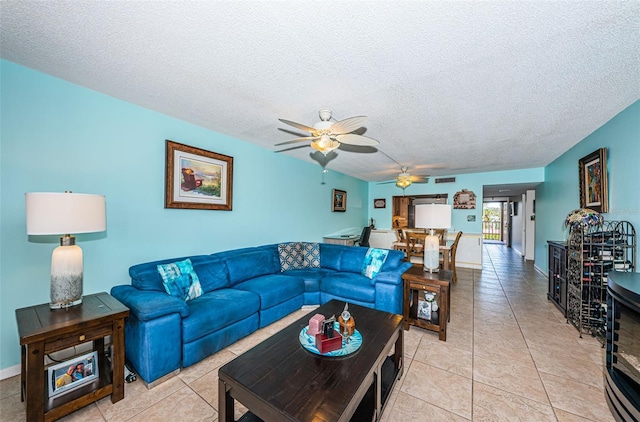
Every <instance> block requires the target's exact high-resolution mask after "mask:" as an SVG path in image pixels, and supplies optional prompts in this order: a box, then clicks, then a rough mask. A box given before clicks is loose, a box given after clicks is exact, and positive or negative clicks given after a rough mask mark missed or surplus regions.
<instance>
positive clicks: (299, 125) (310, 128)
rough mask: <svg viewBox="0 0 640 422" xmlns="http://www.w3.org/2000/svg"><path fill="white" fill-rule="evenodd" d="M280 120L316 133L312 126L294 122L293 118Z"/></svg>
mask: <svg viewBox="0 0 640 422" xmlns="http://www.w3.org/2000/svg"><path fill="white" fill-rule="evenodd" d="M278 120H280V121H281V122H282V123H285V124H288V125H289V126H293V127H295V128H298V129H300V130H304V131H305V132H309V133H312V134H314V135H315V134H316V129H315V128H313V127H311V126H307V125H303V124H302V123H296V122H292V121H291V120H285V119H278Z"/></svg>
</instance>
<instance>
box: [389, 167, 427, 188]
mask: <svg viewBox="0 0 640 422" xmlns="http://www.w3.org/2000/svg"><path fill="white" fill-rule="evenodd" d="M400 170H401V173H400V174H398V175H397V176H396V178H395V179H394V180H389V181H386V182H379V183H378V184H379V185H382V184H385V183H395V185H396V186H397V187H399V188H401V189H402V193H403V194H404V190H405V189H406V188H408V187H409V186H411V185H412V184H414V183H429V177H428V176H414V175H411V174H410V173H409V168H408V167H405V166H402V167H401V168H400Z"/></svg>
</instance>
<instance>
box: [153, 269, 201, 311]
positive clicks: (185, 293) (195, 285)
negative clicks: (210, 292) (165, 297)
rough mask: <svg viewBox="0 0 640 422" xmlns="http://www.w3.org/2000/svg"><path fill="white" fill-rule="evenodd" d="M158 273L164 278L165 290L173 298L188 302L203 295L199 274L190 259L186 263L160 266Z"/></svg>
mask: <svg viewBox="0 0 640 422" xmlns="http://www.w3.org/2000/svg"><path fill="white" fill-rule="evenodd" d="M158 272H159V273H160V276H161V277H162V284H163V285H164V289H165V290H166V291H167V293H168V294H170V295H171V296H175V297H178V298H180V299H182V300H184V301H185V302H188V301H190V300H192V299H195V298H197V297H198V296H201V295H202V287H201V286H200V280H199V279H198V274H196V272H195V271H194V269H193V265H192V264H191V260H190V259H189V258H187V259H185V260H184V261H179V262H172V263H170V264H164V265H158Z"/></svg>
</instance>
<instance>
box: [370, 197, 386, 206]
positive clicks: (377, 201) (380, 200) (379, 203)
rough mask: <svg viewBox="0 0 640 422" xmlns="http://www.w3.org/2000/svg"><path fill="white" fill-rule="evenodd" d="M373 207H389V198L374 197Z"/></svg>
mask: <svg viewBox="0 0 640 422" xmlns="http://www.w3.org/2000/svg"><path fill="white" fill-rule="evenodd" d="M373 208H387V200H386V199H385V198H378V199H374V200H373Z"/></svg>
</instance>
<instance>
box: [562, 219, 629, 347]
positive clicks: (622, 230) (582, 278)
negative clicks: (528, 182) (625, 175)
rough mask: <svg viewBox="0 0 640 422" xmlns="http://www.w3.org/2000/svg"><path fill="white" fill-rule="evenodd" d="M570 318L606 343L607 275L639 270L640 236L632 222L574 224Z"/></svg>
mask: <svg viewBox="0 0 640 422" xmlns="http://www.w3.org/2000/svg"><path fill="white" fill-rule="evenodd" d="M567 248H568V259H567V261H568V262H567V321H569V322H570V323H571V324H573V326H574V327H576V328H577V329H578V331H579V333H580V337H582V334H583V333H589V334H591V335H594V336H595V337H596V338H598V340H600V342H601V343H603V344H604V341H605V334H606V319H607V291H606V290H607V275H608V274H609V272H610V271H623V272H633V271H635V265H636V264H635V263H636V249H637V239H636V232H635V229H634V228H633V225H631V223H629V222H628V221H606V222H603V223H602V224H601V225H597V226H590V227H581V226H574V227H572V228H571V232H570V233H569V239H568V241H567Z"/></svg>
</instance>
